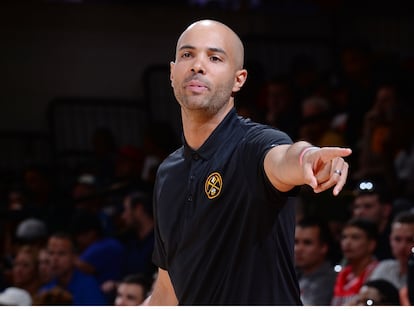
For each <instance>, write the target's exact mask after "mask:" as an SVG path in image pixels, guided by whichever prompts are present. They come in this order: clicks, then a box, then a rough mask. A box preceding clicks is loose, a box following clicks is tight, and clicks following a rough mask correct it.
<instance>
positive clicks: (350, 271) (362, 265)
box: [331, 218, 378, 306]
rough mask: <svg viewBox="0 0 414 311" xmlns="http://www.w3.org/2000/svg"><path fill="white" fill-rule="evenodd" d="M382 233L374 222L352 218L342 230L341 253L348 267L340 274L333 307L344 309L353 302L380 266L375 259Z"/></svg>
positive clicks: (337, 279) (337, 278) (336, 283)
mask: <svg viewBox="0 0 414 311" xmlns="http://www.w3.org/2000/svg"><path fill="white" fill-rule="evenodd" d="M377 238H378V231H377V227H376V225H375V223H374V222H372V221H370V220H368V219H365V218H352V219H350V220H349V221H348V222H347V223H346V224H345V227H344V228H343V230H342V237H341V250H342V253H343V254H344V259H345V261H346V266H345V267H343V268H342V270H341V271H340V272H339V273H338V275H337V277H336V281H335V287H334V295H333V298H332V302H331V304H332V305H334V306H343V305H346V304H348V303H349V302H350V301H352V300H353V299H354V298H355V296H356V295H357V294H358V292H359V290H360V289H361V287H362V285H363V284H364V283H365V281H367V280H368V278H369V276H370V275H371V273H372V271H373V270H374V269H375V267H376V266H377V264H378V260H377V259H376V258H375V256H374V250H375V247H376V244H377Z"/></svg>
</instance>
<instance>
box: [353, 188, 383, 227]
mask: <svg viewBox="0 0 414 311" xmlns="http://www.w3.org/2000/svg"><path fill="white" fill-rule="evenodd" d="M383 205H384V204H381V202H380V201H379V198H378V195H377V194H363V195H359V196H358V197H356V198H355V200H354V204H353V210H352V214H353V217H358V218H365V219H369V220H371V221H373V222H375V223H376V224H379V223H380V222H381V221H383V219H384V217H388V215H387V214H386V212H387V209H386V208H385V207H384V206H383Z"/></svg>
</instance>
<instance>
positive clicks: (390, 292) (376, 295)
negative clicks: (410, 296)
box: [347, 279, 400, 306]
mask: <svg viewBox="0 0 414 311" xmlns="http://www.w3.org/2000/svg"><path fill="white" fill-rule="evenodd" d="M347 305H349V306H399V305H400V298H399V294H398V290H397V288H395V286H394V285H392V284H391V283H390V282H388V281H386V280H382V279H377V280H373V281H367V282H366V283H365V284H364V285H363V286H362V287H361V289H360V290H359V292H358V295H356V296H355V298H354V299H353V300H352V301H351V302H350V303H348V304H347Z"/></svg>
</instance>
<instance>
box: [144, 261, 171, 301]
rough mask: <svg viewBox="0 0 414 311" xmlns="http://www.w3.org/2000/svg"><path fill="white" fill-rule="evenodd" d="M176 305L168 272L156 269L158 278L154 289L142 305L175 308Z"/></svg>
mask: <svg viewBox="0 0 414 311" xmlns="http://www.w3.org/2000/svg"><path fill="white" fill-rule="evenodd" d="M177 304H178V300H177V296H176V295H175V291H174V287H173V286H172V283H171V279H170V276H169V274H168V271H166V270H163V269H161V268H158V276H157V279H156V280H155V284H154V289H153V291H152V294H151V296H149V297H148V298H147V299H146V300H145V302H144V303H143V305H148V306H176V305H177Z"/></svg>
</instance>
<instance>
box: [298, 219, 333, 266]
mask: <svg viewBox="0 0 414 311" xmlns="http://www.w3.org/2000/svg"><path fill="white" fill-rule="evenodd" d="M319 234H320V233H319V228H318V227H316V226H314V227H300V226H297V227H296V231H295V264H296V266H297V267H298V268H300V269H301V270H302V271H303V272H304V273H307V272H312V271H313V270H314V269H316V268H317V267H318V266H319V265H320V264H321V263H322V262H323V261H324V260H325V256H326V253H327V251H328V246H327V245H326V244H323V243H321V241H320V239H319Z"/></svg>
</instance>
